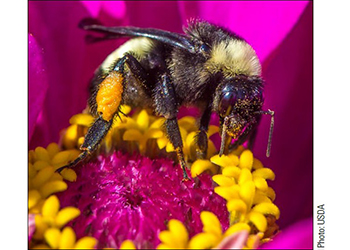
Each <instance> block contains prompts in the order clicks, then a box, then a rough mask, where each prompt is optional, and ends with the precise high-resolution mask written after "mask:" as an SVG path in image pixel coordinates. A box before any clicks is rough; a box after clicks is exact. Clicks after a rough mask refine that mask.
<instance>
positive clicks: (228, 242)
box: [215, 230, 249, 249]
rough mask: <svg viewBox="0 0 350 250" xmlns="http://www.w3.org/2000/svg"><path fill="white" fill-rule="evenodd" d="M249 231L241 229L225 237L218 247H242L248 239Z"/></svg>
mask: <svg viewBox="0 0 350 250" xmlns="http://www.w3.org/2000/svg"><path fill="white" fill-rule="evenodd" d="M248 236H249V233H248V231H245V230H243V231H240V232H237V233H234V234H231V235H230V236H228V237H225V238H224V239H223V240H222V241H221V242H220V244H219V245H217V246H216V247H215V248H216V249H242V248H243V247H244V246H245V243H246V241H247V239H248Z"/></svg>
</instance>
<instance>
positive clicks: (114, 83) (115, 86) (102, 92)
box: [96, 72, 123, 121]
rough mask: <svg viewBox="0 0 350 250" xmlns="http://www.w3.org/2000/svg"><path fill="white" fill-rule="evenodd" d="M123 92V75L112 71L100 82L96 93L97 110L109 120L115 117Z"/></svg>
mask: <svg viewBox="0 0 350 250" xmlns="http://www.w3.org/2000/svg"><path fill="white" fill-rule="evenodd" d="M122 93H123V75H122V74H121V73H118V72H111V73H110V74H109V75H108V76H107V77H106V78H105V79H104V80H103V82H102V83H101V84H100V88H99V90H98V92H97V95H96V103H97V112H99V113H100V114H102V118H103V119H104V120H106V121H109V120H111V119H112V118H113V116H114V114H115V113H116V112H117V110H118V107H119V105H120V102H121V99H122Z"/></svg>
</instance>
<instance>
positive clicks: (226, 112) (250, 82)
mask: <svg viewBox="0 0 350 250" xmlns="http://www.w3.org/2000/svg"><path fill="white" fill-rule="evenodd" d="M263 102H264V97H263V80H262V79H261V77H258V76H246V75H237V76H235V77H233V78H227V79H224V80H223V81H222V82H221V83H220V84H219V85H218V87H217V89H216V93H215V98H214V109H215V111H216V112H217V113H218V114H219V116H220V129H221V134H222V136H221V137H222V148H223V147H224V146H223V145H224V144H225V140H226V134H227V135H228V136H230V137H231V138H233V139H238V138H240V137H241V136H242V135H243V134H245V133H249V131H250V130H251V129H252V128H253V127H254V125H255V124H256V123H257V122H258V119H259V117H260V115H261V108H262V105H263Z"/></svg>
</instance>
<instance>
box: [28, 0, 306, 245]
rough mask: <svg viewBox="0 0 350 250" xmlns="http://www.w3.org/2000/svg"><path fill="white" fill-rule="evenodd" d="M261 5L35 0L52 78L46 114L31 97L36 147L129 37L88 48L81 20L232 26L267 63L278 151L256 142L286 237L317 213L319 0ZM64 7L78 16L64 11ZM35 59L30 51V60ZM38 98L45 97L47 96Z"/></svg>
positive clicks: (36, 30) (174, 27) (77, 108)
mask: <svg viewBox="0 0 350 250" xmlns="http://www.w3.org/2000/svg"><path fill="white" fill-rule="evenodd" d="M256 4H257V3H255V2H254V3H250V2H227V3H218V2H201V3H199V2H157V3H152V5H151V4H149V3H146V2H140V3H139V2H138V3H132V2H121V1H120V2H113V3H110V5H108V7H107V5H106V4H105V3H101V4H100V3H98V4H96V3H93V2H57V3H56V2H29V32H30V33H31V34H32V35H33V37H35V40H36V43H37V44H38V45H39V46H38V47H42V48H43V49H44V50H43V53H42V59H43V60H42V62H43V63H42V66H45V74H46V75H47V77H48V79H49V80H50V81H47V83H48V89H47V92H46V94H44V95H45V97H46V98H45V99H44V100H45V101H44V104H42V105H43V106H42V109H41V110H40V107H38V108H39V110H40V111H39V112H37V111H35V109H34V108H33V103H34V102H33V101H32V100H33V99H29V117H37V119H36V121H34V120H35V118H34V119H31V118H30V119H29V128H31V127H33V128H34V132H33V135H32V137H30V149H34V148H35V147H37V146H42V145H48V144H49V143H50V142H52V141H55V142H57V141H58V138H59V133H58V132H59V131H60V130H61V129H62V128H64V127H66V126H67V125H68V124H67V121H68V120H69V118H70V117H71V116H72V115H73V114H76V113H78V112H81V110H82V109H83V108H84V107H85V103H86V99H87V92H85V88H86V83H87V81H88V79H89V78H90V77H91V72H93V70H94V69H95V68H96V67H97V65H98V64H99V63H100V62H101V61H102V60H103V59H104V57H105V56H106V55H107V54H108V53H109V52H110V51H112V50H113V49H114V48H115V47H116V46H118V44H120V43H121V41H116V42H115V41H107V42H105V43H103V44H102V43H101V44H95V45H89V46H86V45H85V44H84V42H83V37H84V35H85V33H84V32H82V31H77V30H76V23H78V22H79V20H80V19H81V18H83V17H85V16H88V15H91V16H94V17H97V18H99V19H101V21H102V22H103V23H105V24H106V25H133V26H143V27H146V26H149V27H158V28H163V29H167V30H171V31H177V32H181V24H184V23H185V19H187V18H188V17H191V16H192V17H193V16H198V17H201V18H203V19H207V20H209V21H212V22H216V23H219V24H222V25H225V26H227V27H228V28H229V29H231V30H234V31H237V32H238V33H239V34H240V35H241V36H242V37H245V38H246V39H247V40H248V41H249V42H250V43H251V44H252V45H253V47H254V48H256V51H257V53H258V55H259V57H260V58H261V60H262V63H263V76H264V78H265V80H266V82H267V84H266V88H265V96H266V102H265V107H267V108H271V109H272V110H274V111H275V113H276V126H275V133H274V137H273V146H272V156H271V157H270V158H269V159H264V157H263V155H264V151H265V146H264V144H263V143H259V144H256V146H255V148H254V150H253V152H254V154H255V155H256V157H258V158H259V159H262V160H263V162H264V164H265V165H266V166H269V167H270V168H271V169H272V170H273V171H274V173H275V174H276V176H278V178H277V179H276V180H275V181H274V183H272V184H271V185H272V187H273V188H274V190H276V192H277V193H278V194H281V195H279V196H278V199H277V200H276V204H277V206H278V207H279V208H280V209H281V211H282V214H283V216H282V217H281V219H280V221H279V225H280V226H281V229H282V233H281V235H282V234H283V230H284V229H285V228H287V227H288V226H290V225H291V224H292V223H295V222H296V221H298V220H299V219H302V218H305V217H308V216H311V214H312V191H311V190H312V182H311V176H312V167H311V166H312V125H311V124H312V118H311V117H312V116H311V113H312V101H311V100H312V59H311V58H312V42H311V41H312V3H308V2H271V3H270V2H261V3H258V4H259V6H256ZM157 8H158V10H160V11H157V15H152V16H151V17H149V16H148V13H151V12H152V11H153V9H157ZM213 9H215V10H216V11H213ZM262 10H264V11H262ZM61 11H64V12H65V13H67V12H68V13H72V15H67V16H66V15H65V16H64V17H63V16H62V15H61V14H60V13H61ZM217 13H220V15H218V14H217ZM232 13H235V14H232ZM271 13H273V14H271ZM276 13H277V15H276ZM278 14H280V15H278ZM159 20H161V21H159ZM67 37H70V42H69V43H67ZM53 38H54V39H53ZM29 49H30V50H31V49H32V47H29ZM96 51H99V52H98V53H95V52H96ZM294 51H300V52H301V53H294ZM72 55H74V56H72ZM307 55H308V56H307ZM32 58H33V57H30V56H29V60H32ZM67 58H69V60H68V61H67ZM30 65H31V64H30ZM29 74H31V73H30V72H29ZM29 76H30V75H29ZM45 82H46V81H45V80H42V81H40V84H38V85H36V83H38V82H35V83H34V82H33V80H32V78H31V77H29V94H30V93H36V94H35V96H37V93H39V91H42V90H45ZM300 90H302V91H300ZM32 91H33V92H32ZM37 97H38V100H40V95H38V96H37ZM39 103H40V102H39ZM36 112H37V113H38V114H39V115H36V114H35V113H36ZM35 122H36V124H35ZM34 124H35V126H34ZM268 126H269V121H267V120H265V119H264V118H263V119H262V122H261V125H260V126H259V132H258V136H257V140H256V141H258V142H263V141H266V139H265V137H266V133H265V132H264V131H268ZM29 132H30V131H29ZM29 135H30V133H29ZM286 159H288V160H287V161H286ZM300 173H303V174H300ZM295 180H298V182H297V183H298V184H295ZM286 230H287V229H286ZM266 247H268V244H267V245H266ZM305 247H310V245H307V246H306V245H305Z"/></svg>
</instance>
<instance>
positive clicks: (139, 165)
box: [59, 152, 228, 249]
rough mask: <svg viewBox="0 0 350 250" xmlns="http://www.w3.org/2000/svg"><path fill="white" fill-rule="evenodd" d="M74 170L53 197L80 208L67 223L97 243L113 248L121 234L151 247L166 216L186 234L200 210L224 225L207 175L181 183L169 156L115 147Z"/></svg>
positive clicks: (193, 228)
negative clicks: (69, 180)
mask: <svg viewBox="0 0 350 250" xmlns="http://www.w3.org/2000/svg"><path fill="white" fill-rule="evenodd" d="M77 174H78V176H79V181H77V182H72V183H69V187H68V189H67V190H66V191H65V192H64V193H61V194H59V197H60V200H61V202H62V204H64V205H65V206H74V207H77V208H79V210H80V211H82V215H81V216H79V217H78V218H77V219H75V220H74V222H73V223H72V225H71V227H72V228H73V229H74V231H75V232H76V234H77V236H80V237H82V236H84V235H91V236H93V237H95V238H96V239H97V240H98V245H97V246H98V247H99V248H104V247H109V248H116V247H119V246H120V244H121V242H122V241H124V240H127V239H130V240H131V241H133V242H134V244H135V246H136V247H137V248H138V249H140V248H154V247H156V246H157V245H158V244H159V239H158V237H157V235H158V233H159V230H162V229H165V226H166V224H165V222H166V221H167V220H169V219H177V220H180V221H181V222H183V223H184V224H185V225H186V227H187V228H188V229H189V230H190V231H189V235H190V236H192V235H194V234H196V233H198V232H199V231H200V230H201V223H200V217H199V214H200V211H202V210H204V209H206V210H208V211H211V212H213V213H215V214H217V215H218V216H219V218H220V221H221V223H222V224H223V226H224V227H225V228H226V227H227V226H228V211H227V209H226V205H225V202H224V200H223V199H222V198H221V197H219V196H218V195H216V194H215V193H214V192H213V183H212V181H211V176H210V175H208V174H203V175H201V176H200V178H198V179H197V180H195V181H187V182H186V181H185V182H182V178H183V176H182V171H181V169H180V168H179V167H178V166H176V167H174V166H173V163H172V161H171V160H168V159H158V160H151V159H149V158H146V157H143V156H140V155H137V154H136V155H133V156H130V155H127V154H123V153H121V152H117V153H113V154H112V155H111V156H103V155H100V156H98V158H97V160H96V161H92V162H89V163H87V164H84V165H83V166H82V167H80V168H79V169H77Z"/></svg>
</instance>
